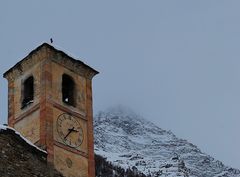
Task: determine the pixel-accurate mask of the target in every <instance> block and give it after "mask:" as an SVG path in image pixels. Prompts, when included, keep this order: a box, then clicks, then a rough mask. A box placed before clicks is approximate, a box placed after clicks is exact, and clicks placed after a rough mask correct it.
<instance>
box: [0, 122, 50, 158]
mask: <svg viewBox="0 0 240 177" xmlns="http://www.w3.org/2000/svg"><path fill="white" fill-rule="evenodd" d="M2 130H12V131H13V132H14V133H15V134H16V135H19V136H20V137H21V138H22V139H23V140H24V141H25V142H26V143H28V144H29V145H30V146H33V147H34V148H36V149H37V150H39V151H41V152H43V153H46V154H47V151H44V150H42V149H40V148H39V147H37V146H36V145H35V144H33V143H32V142H31V141H29V140H28V139H26V138H25V137H24V136H22V135H21V133H19V132H18V131H16V130H15V129H14V128H12V127H9V126H5V125H0V132H1V131H2Z"/></svg>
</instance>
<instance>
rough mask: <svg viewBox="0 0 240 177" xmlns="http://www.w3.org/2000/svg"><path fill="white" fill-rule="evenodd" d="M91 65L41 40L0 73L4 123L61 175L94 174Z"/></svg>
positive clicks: (87, 175)
mask: <svg viewBox="0 0 240 177" xmlns="http://www.w3.org/2000/svg"><path fill="white" fill-rule="evenodd" d="M96 74H98V72H97V71H96V70H94V69H93V68H91V67H89V66H88V65H86V64H84V63H83V62H81V61H79V60H76V59H74V58H72V57H70V56H69V55H67V54H66V53H64V52H62V51H60V50H58V49H56V48H54V47H53V46H51V45H49V44H47V43H43V44H42V45H40V46H39V47H37V48H36V49H35V50H33V51H32V52H31V53H30V54H29V55H28V56H26V57H25V58H24V59H22V60H21V61H20V62H18V63H17V64H16V65H15V66H13V67H12V68H10V69H9V70H8V71H7V72H5V73H4V75H3V76H4V77H5V78H6V79H7V80H8V124H9V126H11V127H13V128H15V129H16V130H17V131H19V132H20V133H21V134H22V135H23V136H25V137H26V138H27V139H29V140H30V141H31V142H33V143H34V144H36V145H37V146H39V147H41V148H42V149H44V150H46V151H47V153H48V157H47V160H48V163H49V164H50V165H53V166H54V168H56V169H57V170H58V171H60V172H61V173H62V174H63V175H64V176H66V177H95V165H94V147H93V146H94V142H93V113H92V86H91V85H92V78H93V76H95V75H96Z"/></svg>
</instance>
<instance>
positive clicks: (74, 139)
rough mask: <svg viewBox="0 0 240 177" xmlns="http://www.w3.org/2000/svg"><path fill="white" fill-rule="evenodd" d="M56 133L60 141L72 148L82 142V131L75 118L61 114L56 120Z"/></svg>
mask: <svg viewBox="0 0 240 177" xmlns="http://www.w3.org/2000/svg"><path fill="white" fill-rule="evenodd" d="M57 132H58V135H59V136H60V138H61V139H62V141H63V142H64V143H65V144H66V145H68V146H70V147H73V148H76V147H78V146H80V145H81V144H82V142H83V130H82V127H81V125H80V123H79V122H78V120H77V118H75V117H73V116H71V115H70V114H67V113H63V114H61V115H60V116H59V117H58V119H57Z"/></svg>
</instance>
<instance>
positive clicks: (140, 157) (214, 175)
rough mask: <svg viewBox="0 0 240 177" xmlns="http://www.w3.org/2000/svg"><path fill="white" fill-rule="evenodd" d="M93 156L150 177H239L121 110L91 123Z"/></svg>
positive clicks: (162, 131) (171, 135) (172, 135)
mask: <svg viewBox="0 0 240 177" xmlns="http://www.w3.org/2000/svg"><path fill="white" fill-rule="evenodd" d="M94 136H95V153H96V154H99V155H101V156H104V157H106V158H107V160H108V161H110V162H112V163H113V164H115V165H118V166H121V167H123V168H125V169H127V168H131V169H135V170H138V171H140V172H143V173H144V174H145V175H150V176H154V177H155V176H156V177H157V176H171V177H173V176H174V177H176V176H189V177H190V176H192V177H240V170H237V169H233V168H230V167H227V166H225V165H224V164H223V163H222V162H220V161H218V160H215V159H214V158H212V157H211V156H209V155H207V154H205V153H203V152H201V150H200V149H198V148H197V147H196V146H195V145H193V144H191V143H189V142H188V141H186V140H183V139H180V138H177V137H176V136H175V135H174V134H173V133H172V132H170V131H166V130H163V129H161V128H159V127H157V126H156V125H154V124H153V123H151V122H149V121H147V120H145V119H143V118H142V117H140V116H138V115H137V114H135V113H134V112H133V111H131V110H129V109H128V108H124V107H122V106H118V107H114V108H111V109H108V110H107V111H105V112H99V113H98V114H97V115H96V116H95V120H94Z"/></svg>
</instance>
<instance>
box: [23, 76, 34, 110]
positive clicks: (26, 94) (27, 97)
mask: <svg viewBox="0 0 240 177" xmlns="http://www.w3.org/2000/svg"><path fill="white" fill-rule="evenodd" d="M22 93H23V99H22V108H24V107H26V106H27V105H29V104H31V103H33V98H34V78H33V76H30V77H28V78H27V79H26V80H25V81H24V83H23V92H22Z"/></svg>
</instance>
